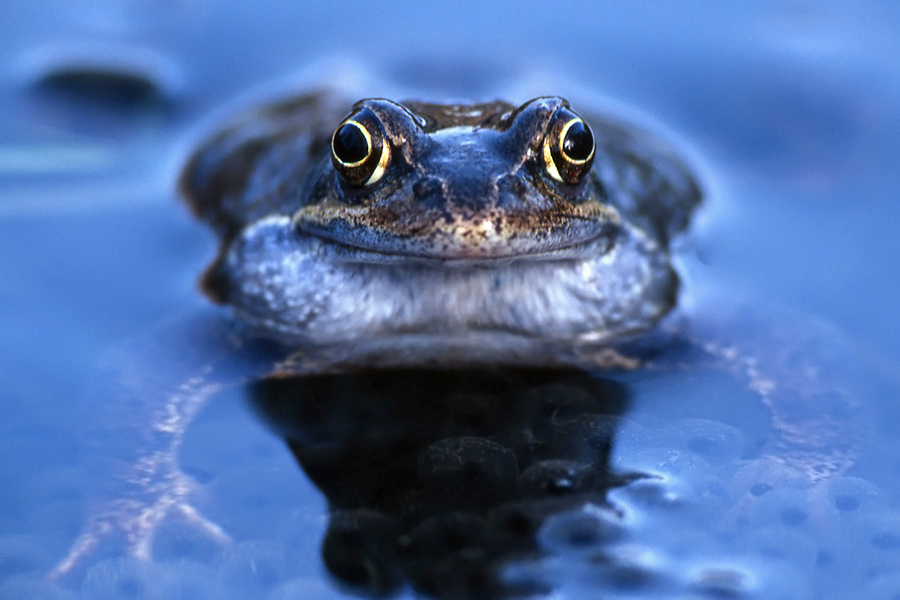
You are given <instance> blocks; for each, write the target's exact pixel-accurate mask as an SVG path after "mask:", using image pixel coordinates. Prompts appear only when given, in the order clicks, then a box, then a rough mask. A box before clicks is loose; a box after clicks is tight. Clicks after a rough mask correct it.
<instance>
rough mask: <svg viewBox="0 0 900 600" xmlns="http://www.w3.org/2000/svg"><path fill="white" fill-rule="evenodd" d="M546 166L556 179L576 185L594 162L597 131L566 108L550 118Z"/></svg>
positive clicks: (545, 150) (544, 152)
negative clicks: (592, 130) (595, 132)
mask: <svg viewBox="0 0 900 600" xmlns="http://www.w3.org/2000/svg"><path fill="white" fill-rule="evenodd" d="M543 155H544V168H545V169H546V170H547V174H548V175H550V177H552V178H553V179H555V180H556V181H560V182H565V183H568V184H571V185H574V184H576V183H578V182H579V181H581V179H582V178H583V177H584V176H585V175H587V174H588V173H589V172H590V170H591V165H593V164H594V134H593V133H592V132H591V128H590V126H589V125H588V124H587V122H585V120H584V119H582V118H581V117H579V116H578V115H576V114H575V113H574V112H572V111H571V110H569V109H568V108H566V107H561V108H559V109H558V110H557V111H556V113H554V115H553V116H552V117H551V118H550V125H549V126H548V127H547V135H546V137H545V138H544V150H543Z"/></svg>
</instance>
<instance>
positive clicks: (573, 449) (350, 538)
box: [253, 370, 639, 597]
mask: <svg viewBox="0 0 900 600" xmlns="http://www.w3.org/2000/svg"><path fill="white" fill-rule="evenodd" d="M253 389H254V398H255V403H256V405H257V406H258V407H259V409H260V410H261V412H262V413H263V414H264V415H265V417H266V418H267V419H268V420H269V422H270V423H271V424H272V426H273V427H274V428H275V429H276V430H277V431H278V432H279V433H280V435H281V436H283V437H284V438H285V440H286V441H287V443H288V445H289V447H290V449H291V451H292V452H293V453H294V456H295V457H296V458H297V461H298V462H299V464H300V466H301V467H302V468H303V469H304V471H305V472H306V473H307V475H308V476H309V477H310V479H311V480H312V481H313V482H314V483H315V484H316V485H317V486H318V487H319V488H320V489H321V491H322V492H323V493H324V494H325V496H326V497H327V498H328V501H329V505H330V508H331V514H330V525H329V528H328V532H327V534H326V536H325V539H324V541H323V544H322V553H323V559H324V561H325V563H326V565H327V566H328V568H329V570H330V571H331V572H332V573H333V574H334V575H335V576H336V577H337V578H338V579H339V580H341V581H343V582H345V583H347V584H351V585H353V586H356V587H358V588H362V590H364V591H366V592H368V593H375V594H384V593H389V592H391V591H394V590H396V589H397V588H399V587H400V586H401V585H403V584H404V582H408V583H409V584H410V585H412V586H413V587H414V588H415V589H417V590H419V591H420V592H424V593H427V594H429V595H433V596H436V597H498V596H506V595H509V594H515V593H532V592H536V591H540V590H541V588H542V584H541V583H540V582H537V581H530V582H510V581H507V580H505V579H504V577H503V576H502V571H503V567H504V566H506V565H508V564H509V563H510V562H513V561H517V560H528V559H534V558H537V557H538V556H539V555H540V548H539V545H538V543H537V542H536V541H535V534H536V532H537V530H538V529H539V528H540V527H541V524H542V523H543V522H544V521H545V519H546V518H547V517H549V516H551V515H554V514H558V513H561V512H564V511H569V510H573V509H577V508H581V507H584V506H586V505H591V506H594V507H596V508H597V510H598V511H602V512H603V513H605V514H606V515H607V516H608V522H607V525H609V527H605V528H604V530H603V533H602V534H599V535H598V534H597V531H598V530H597V529H596V528H595V529H593V530H592V529H591V528H585V529H580V530H579V531H574V532H573V535H575V536H581V537H584V538H591V539H590V540H589V541H590V542H592V543H598V544H602V543H603V542H604V541H609V540H611V539H613V538H615V537H616V535H615V534H616V532H617V531H618V530H619V527H618V525H617V523H616V522H617V519H618V517H617V513H616V512H615V509H614V507H612V506H610V505H609V504H608V502H607V500H606V492H607V490H609V489H611V488H613V487H616V486H621V485H624V484H626V483H627V482H628V481H630V480H633V479H634V478H635V477H638V476H639V475H636V474H622V473H614V472H613V471H612V470H611V469H610V466H609V458H610V451H611V448H612V444H613V438H614V435H615V431H616V425H617V416H618V415H620V414H621V413H622V412H624V410H625V409H626V406H627V403H628V399H627V393H626V390H625V388H624V387H623V386H621V385H619V384H616V383H614V382H612V381H609V380H603V379H598V378H595V377H592V376H590V375H588V374H586V373H583V372H578V371H562V370H560V371H556V370H553V371H549V370H530V371H525V370H481V371H430V370H387V371H383V372H378V373H368V374H353V375H340V376H318V377H317V376H311V377H302V378H301V377H296V378H268V379H264V380H262V381H261V382H259V383H257V384H255V385H254V388H253ZM604 536H607V537H608V539H604ZM595 538H596V539H595ZM584 541H585V540H584V539H582V540H581V542H584Z"/></svg>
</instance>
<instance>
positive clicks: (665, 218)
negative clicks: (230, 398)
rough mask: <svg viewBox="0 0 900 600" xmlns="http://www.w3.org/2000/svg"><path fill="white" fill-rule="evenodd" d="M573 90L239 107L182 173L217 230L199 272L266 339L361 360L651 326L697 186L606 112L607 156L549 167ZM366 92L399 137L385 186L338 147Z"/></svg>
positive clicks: (596, 127)
mask: <svg viewBox="0 0 900 600" xmlns="http://www.w3.org/2000/svg"><path fill="white" fill-rule="evenodd" d="M567 107H568V103H567V102H566V101H564V100H562V99H560V98H554V97H542V98H536V99H534V100H531V101H529V102H526V103H525V104H522V105H521V106H518V107H516V106H515V105H512V104H508V103H506V102H491V103H486V104H472V105H461V104H451V105H443V104H431V103H424V102H406V103H404V104H398V103H395V102H392V101H389V100H384V99H369V100H363V101H361V102H358V103H356V104H355V105H352V106H351V105H350V104H349V103H342V102H341V101H340V99H338V98H335V97H333V96H329V95H327V94H310V95H307V96H302V97H299V98H296V99H292V100H289V101H286V102H281V103H276V104H273V105H271V106H268V107H266V108H264V109H263V110H261V111H258V112H255V113H252V114H250V115H249V116H247V117H245V118H243V119H241V120H238V121H237V122H236V123H235V124H233V125H231V126H230V127H228V128H226V129H225V130H224V131H223V132H222V133H220V134H219V135H217V136H215V137H214V138H212V139H211V140H210V141H209V142H207V143H206V144H205V145H203V146H202V147H201V148H200V149H199V150H198V152H197V153H196V154H195V155H194V156H193V157H192V159H191V161H190V162H189V164H188V166H187V168H186V169H185V171H184V174H183V177H182V189H183V190H184V193H185V195H186V196H187V197H188V200H189V203H190V205H191V207H192V209H193V211H194V212H195V213H196V214H197V215H198V216H199V217H200V218H201V219H203V220H205V221H207V222H208V223H209V224H210V225H211V226H212V227H213V229H214V230H215V231H216V232H217V234H218V235H219V236H220V238H221V240H222V247H221V250H220V254H219V257H218V258H217V259H216V261H215V262H214V263H213V265H212V266H211V267H210V269H209V270H208V272H207V275H206V277H205V278H204V283H203V285H204V289H205V290H206V291H207V293H208V294H209V295H210V296H211V297H212V298H213V299H215V300H216V301H218V302H220V303H225V304H229V305H231V306H233V307H234V309H235V311H236V313H237V314H238V316H239V317H240V318H241V319H242V320H243V321H245V322H247V323H249V324H250V325H251V326H252V327H254V328H255V329H257V330H259V331H260V332H262V333H263V334H264V335H266V336H268V337H271V338H274V339H276V340H279V341H281V342H284V343H285V344H287V345H290V346H292V347H296V348H300V349H318V350H321V349H323V348H328V349H330V351H331V352H336V353H337V354H338V355H340V357H341V358H340V359H339V360H342V361H351V362H356V363H359V364H364V365H365V364H373V365H374V364H379V365H381V364H395V363H396V364H409V363H410V362H412V363H415V362H416V361H420V360H421V361H423V363H424V362H427V361H431V362H432V363H433V362H442V361H443V362H448V363H467V364H468V363H474V364H483V363H486V362H487V363H489V362H497V361H500V362H511V363H515V364H546V363H548V362H552V363H558V362H578V359H572V358H571V357H569V356H568V355H569V354H571V352H570V350H571V349H578V350H579V351H580V350H596V349H597V348H598V347H603V346H609V345H610V344H612V343H614V342H616V341H618V340H621V339H623V338H625V337H628V336H631V335H633V334H635V333H639V332H641V331H644V330H646V329H648V328H650V327H652V326H653V325H654V324H655V323H656V322H657V321H658V320H659V319H660V318H661V317H662V316H663V315H665V314H666V313H667V312H668V311H669V310H670V309H671V308H672V306H673V305H674V302H675V298H676V292H677V288H678V278H677V276H676V275H675V273H674V270H673V269H672V267H671V265H670V262H669V253H668V244H669V240H670V239H671V238H672V237H673V236H674V235H676V234H678V233H679V232H681V231H682V230H683V229H684V228H685V227H686V226H687V224H688V221H689V218H690V215H691V213H692V211H693V209H694V208H695V206H696V205H697V203H698V202H699V200H700V192H699V188H698V186H697V185H696V184H695V182H694V180H693V178H692V176H691V174H690V172H689V170H688V169H687V168H686V167H685V165H684V164H683V163H682V162H681V160H680V159H679V158H678V157H677V156H676V155H675V153H674V152H673V151H672V150H671V149H670V148H669V147H668V146H666V145H664V144H662V143H661V142H660V141H659V140H657V139H656V138H654V137H652V136H650V135H648V134H646V133H643V132H641V131H639V130H637V129H632V128H629V127H627V126H623V125H621V124H619V123H616V122H614V121H612V120H608V119H601V118H592V119H586V120H588V121H589V122H590V125H591V129H592V130H593V138H594V140H595V142H596V152H595V154H594V155H593V168H592V169H590V163H588V164H587V170H585V173H583V174H582V175H583V176H580V177H578V179H577V180H570V181H564V180H562V179H560V178H559V177H553V176H552V175H553V174H552V173H551V172H550V169H548V164H547V162H548V158H547V154H546V151H542V148H543V147H544V145H545V141H546V140H548V139H549V137H550V136H552V135H554V133H552V132H553V131H557V130H558V129H559V127H558V125H559V122H558V121H559V116H558V115H560V114H569V113H563V112H560V111H565V110H570V109H568V108H567ZM361 110H366V111H370V112H367V113H366V114H368V115H370V116H373V119H374V120H375V122H376V126H377V128H378V129H379V131H382V130H383V138H384V145H385V147H386V148H388V151H389V155H388V156H389V160H388V162H387V166H386V168H385V169H384V171H383V175H382V176H380V177H379V178H378V180H377V181H375V182H373V183H371V184H370V185H361V184H360V182H355V183H354V182H352V181H351V180H350V179H349V178H348V177H347V176H346V173H342V171H341V169H340V168H339V167H340V165H339V164H338V163H337V162H335V160H334V159H333V158H332V155H331V154H332V148H331V136H332V133H333V132H334V131H335V129H336V128H337V127H339V125H340V124H341V123H342V121H343V118H344V117H345V116H346V115H347V114H348V112H350V114H357V113H359V111H361ZM554 127H555V129H554ZM378 135H379V136H380V135H382V134H381V133H379V134H378ZM379 139H380V138H379ZM554 148H555V146H554ZM554 160H555V159H554ZM570 179H571V178H570ZM336 349H337V350H336Z"/></svg>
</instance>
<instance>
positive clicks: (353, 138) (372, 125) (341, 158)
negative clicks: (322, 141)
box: [331, 108, 391, 187]
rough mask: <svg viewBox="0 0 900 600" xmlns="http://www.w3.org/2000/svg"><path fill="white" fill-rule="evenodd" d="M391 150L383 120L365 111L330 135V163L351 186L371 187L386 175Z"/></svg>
mask: <svg viewBox="0 0 900 600" xmlns="http://www.w3.org/2000/svg"><path fill="white" fill-rule="evenodd" d="M390 157H391V150H390V144H389V143H388V141H387V139H386V136H385V133H384V128H383V127H382V126H381V121H379V120H378V117H377V116H375V113H373V112H372V111H371V110H369V109H368V108H363V109H361V110H359V111H357V112H355V113H353V114H352V115H350V116H349V117H347V118H346V119H344V120H343V122H342V123H341V124H340V125H338V127H337V129H335V130H334V134H332V136H331V162H332V164H334V168H335V169H337V172H338V173H340V175H341V177H343V178H344V180H346V181H347V183H349V184H350V185H353V186H357V187H362V186H366V185H372V184H373V183H375V182H376V181H378V180H379V179H381V178H382V177H383V176H384V173H385V170H386V169H387V166H388V162H390Z"/></svg>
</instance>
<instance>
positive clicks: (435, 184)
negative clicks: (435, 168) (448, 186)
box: [412, 177, 445, 207]
mask: <svg viewBox="0 0 900 600" xmlns="http://www.w3.org/2000/svg"><path fill="white" fill-rule="evenodd" d="M412 191H413V194H414V195H415V197H416V200H418V201H419V202H420V203H422V204H423V205H425V206H427V207H434V206H440V205H443V203H444V200H445V197H444V196H445V195H444V185H443V183H442V182H441V180H440V179H437V178H436V177H426V178H424V179H420V180H419V181H417V182H416V183H414V184H413V187H412Z"/></svg>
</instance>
